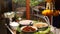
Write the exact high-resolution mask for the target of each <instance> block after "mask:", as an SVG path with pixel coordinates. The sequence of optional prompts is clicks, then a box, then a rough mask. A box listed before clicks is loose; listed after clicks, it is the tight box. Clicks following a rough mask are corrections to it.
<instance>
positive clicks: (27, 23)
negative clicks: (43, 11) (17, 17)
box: [19, 20, 33, 26]
mask: <svg viewBox="0 0 60 34" xmlns="http://www.w3.org/2000/svg"><path fill="white" fill-rule="evenodd" d="M19 24H20V26H27V25H33V21H32V20H22V21H20V22H19Z"/></svg>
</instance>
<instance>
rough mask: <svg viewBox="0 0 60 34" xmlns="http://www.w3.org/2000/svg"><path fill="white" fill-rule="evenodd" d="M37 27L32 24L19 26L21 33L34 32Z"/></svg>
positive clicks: (31, 33) (28, 33)
mask: <svg viewBox="0 0 60 34" xmlns="http://www.w3.org/2000/svg"><path fill="white" fill-rule="evenodd" d="M37 30H38V29H37V28H36V27H34V26H23V27H21V31H22V33H23V34H33V33H35V32H37Z"/></svg>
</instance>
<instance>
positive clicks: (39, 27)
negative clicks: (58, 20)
mask: <svg viewBox="0 0 60 34" xmlns="http://www.w3.org/2000/svg"><path fill="white" fill-rule="evenodd" d="M33 26H35V27H37V28H38V30H40V31H41V30H42V31H44V30H46V29H47V28H48V24H47V23H35V24H33Z"/></svg>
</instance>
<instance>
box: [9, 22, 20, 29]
mask: <svg viewBox="0 0 60 34" xmlns="http://www.w3.org/2000/svg"><path fill="white" fill-rule="evenodd" d="M9 25H10V27H11V29H12V30H17V28H18V26H19V24H18V23H17V22H10V24H9Z"/></svg>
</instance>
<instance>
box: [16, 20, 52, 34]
mask: <svg viewBox="0 0 60 34" xmlns="http://www.w3.org/2000/svg"><path fill="white" fill-rule="evenodd" d="M33 22H34V23H33V24H35V23H36V22H37V21H33ZM37 23H41V22H37ZM27 26H30V25H27ZM27 26H25V27H27ZM46 26H47V25H46ZM33 27H34V26H33ZM21 28H24V26H22V27H21V26H20V27H18V28H17V33H19V34H23V32H22V30H21ZM43 29H45V26H44V28H43ZM50 30H51V29H50V27H49V26H48V27H47V29H45V30H44V31H41V30H39V29H38V30H37V31H36V32H34V33H33V34H53V33H52V32H51V31H50ZM24 34H25V33H24ZM29 34H31V32H30V33H29Z"/></svg>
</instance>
